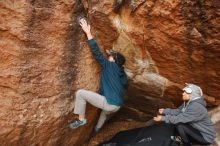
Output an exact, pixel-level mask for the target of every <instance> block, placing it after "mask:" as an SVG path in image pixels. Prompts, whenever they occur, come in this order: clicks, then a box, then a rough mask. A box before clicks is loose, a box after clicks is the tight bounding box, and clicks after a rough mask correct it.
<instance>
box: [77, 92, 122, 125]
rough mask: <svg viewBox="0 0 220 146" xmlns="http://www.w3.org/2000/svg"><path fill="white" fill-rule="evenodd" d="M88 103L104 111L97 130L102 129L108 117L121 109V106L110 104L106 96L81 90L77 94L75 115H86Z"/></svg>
mask: <svg viewBox="0 0 220 146" xmlns="http://www.w3.org/2000/svg"><path fill="white" fill-rule="evenodd" d="M86 102H88V103H90V104H91V105H93V106H95V107H97V108H100V109H102V112H101V114H100V117H99V120H98V123H97V125H96V128H101V127H102V126H103V124H104V123H105V121H106V118H107V116H108V115H110V114H112V113H115V112H116V111H118V110H119V109H120V106H116V105H111V104H108V103H107V100H106V98H105V97H104V96H102V95H100V94H98V93H95V92H92V91H88V90H84V89H80V90H78V91H77V92H76V99H75V108H74V114H84V115H85V112H86Z"/></svg>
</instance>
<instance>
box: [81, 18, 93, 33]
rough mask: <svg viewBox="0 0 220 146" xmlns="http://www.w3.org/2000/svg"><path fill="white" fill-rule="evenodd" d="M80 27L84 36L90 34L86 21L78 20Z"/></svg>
mask: <svg viewBox="0 0 220 146" xmlns="http://www.w3.org/2000/svg"><path fill="white" fill-rule="evenodd" d="M79 24H80V26H81V27H82V29H83V31H84V32H85V33H86V34H90V33H91V32H90V25H89V24H88V23H87V22H86V20H85V19H84V18H82V19H80V21H79Z"/></svg>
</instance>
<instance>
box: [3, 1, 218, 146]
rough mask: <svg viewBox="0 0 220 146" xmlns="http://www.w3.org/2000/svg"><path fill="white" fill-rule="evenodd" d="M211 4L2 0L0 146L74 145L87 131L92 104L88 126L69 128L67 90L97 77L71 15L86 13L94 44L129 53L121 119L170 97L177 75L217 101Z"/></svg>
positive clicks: (135, 118)
mask: <svg viewBox="0 0 220 146" xmlns="http://www.w3.org/2000/svg"><path fill="white" fill-rule="evenodd" d="M219 7H220V2H219V0H209V1H206V0H201V1H193V0H162V1H161V0H157V1H155V0H130V1H126V0H116V1H113V0H102V1H99V0H82V1H80V0H56V1H54V0H29V1H26V0H19V1H14V0H1V1H0V58H1V62H0V105H1V106H0V125H1V127H2V129H1V131H0V141H1V145H51V146H52V145H53V146H54V145H76V146H80V145H82V144H83V143H84V142H85V140H87V139H88V138H89V135H90V133H91V131H92V129H93V126H94V124H95V122H96V120H97V116H98V113H99V111H98V110H97V109H96V108H94V107H91V106H89V107H88V109H87V117H88V121H89V123H88V125H87V126H86V127H84V128H79V129H77V130H69V129H68V128H67V125H68V123H70V122H71V121H72V120H73V119H74V118H76V117H75V116H73V114H72V110H73V108H74V101H73V100H74V92H75V91H76V90H77V89H79V88H84V89H89V90H93V91H97V90H98V82H99V81H98V79H99V72H100V68H99V66H98V64H97V63H96V61H95V60H94V59H93V57H92V55H91V53H90V51H89V48H88V46H87V44H86V38H85V35H84V34H83V32H82V30H81V29H80V27H79V25H78V23H77V18H78V17H79V16H87V18H88V20H89V22H90V24H91V25H92V33H93V34H94V36H95V38H96V40H97V41H98V43H99V45H100V48H101V50H102V51H104V49H109V48H113V49H114V50H117V51H120V52H122V53H123V54H124V55H125V56H126V58H127V63H126V66H125V69H126V72H127V73H128V75H129V78H130V85H129V90H128V92H127V94H126V104H125V106H124V107H123V108H122V109H121V111H120V112H119V113H118V114H117V115H116V118H114V119H115V122H119V123H120V124H119V125H123V123H124V124H125V123H127V124H125V125H127V126H125V127H127V128H133V127H137V126H139V124H140V125H141V123H143V122H145V121H147V120H149V119H150V118H151V117H152V116H153V115H154V114H155V112H156V110H157V109H158V108H160V107H166V106H169V107H175V106H177V105H178V104H179V103H180V101H181V92H182V91H181V88H182V87H183V86H184V83H185V82H191V83H195V84H198V85H200V86H201V87H202V89H203V90H204V94H205V98H206V99H207V102H208V103H209V106H210V107H211V106H214V105H219V104H220V94H219V90H220V65H219V64H220V39H219V38H220V32H219V30H220V25H219V24H220V17H219V16H220V11H219ZM125 119H126V120H125ZM113 121H114V120H113ZM132 123H133V124H132ZM114 125H117V124H113V125H110V129H111V127H113V126H114ZM117 130H119V129H117ZM121 130H122V129H121ZM115 132H116V131H113V132H111V133H110V134H109V135H107V137H109V136H110V135H113V133H115Z"/></svg>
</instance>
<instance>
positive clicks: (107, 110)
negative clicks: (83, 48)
mask: <svg viewBox="0 0 220 146" xmlns="http://www.w3.org/2000/svg"><path fill="white" fill-rule="evenodd" d="M119 109H120V107H119V106H115V105H110V104H108V103H107V101H106V100H105V101H104V107H103V109H102V112H101V114H100V116H99V120H98V123H97V124H96V126H95V131H96V132H98V131H99V130H100V129H101V128H102V126H103V125H104V123H105V121H106V120H108V119H109V118H110V116H111V115H112V114H113V113H115V112H117V111H118V110H119Z"/></svg>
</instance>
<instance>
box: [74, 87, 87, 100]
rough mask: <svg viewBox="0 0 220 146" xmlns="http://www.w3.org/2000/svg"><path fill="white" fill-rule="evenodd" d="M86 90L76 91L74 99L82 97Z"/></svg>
mask: <svg viewBox="0 0 220 146" xmlns="http://www.w3.org/2000/svg"><path fill="white" fill-rule="evenodd" d="M85 91H86V90H84V89H79V90H77V91H76V98H79V97H82V96H83V93H84V92H85Z"/></svg>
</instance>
